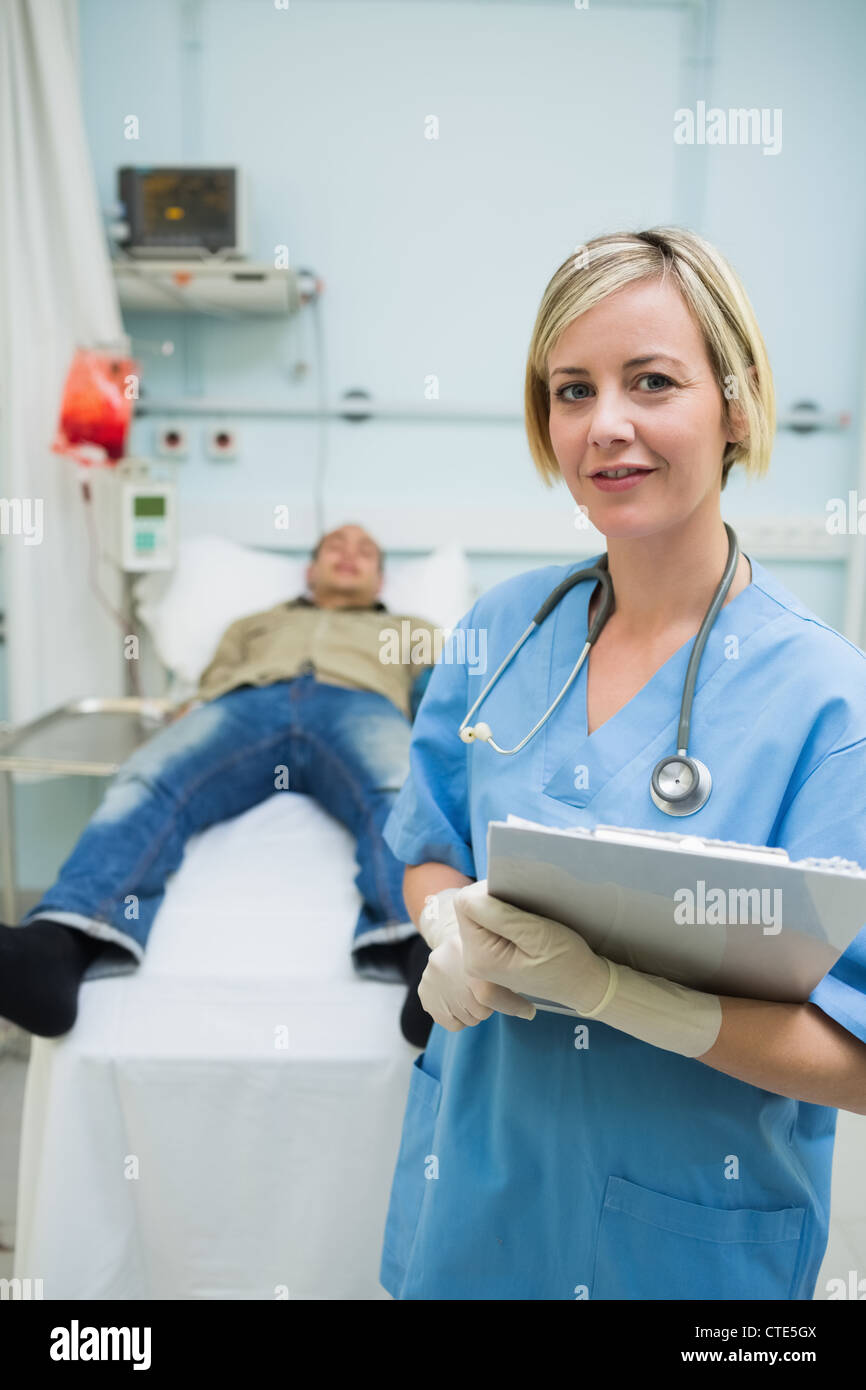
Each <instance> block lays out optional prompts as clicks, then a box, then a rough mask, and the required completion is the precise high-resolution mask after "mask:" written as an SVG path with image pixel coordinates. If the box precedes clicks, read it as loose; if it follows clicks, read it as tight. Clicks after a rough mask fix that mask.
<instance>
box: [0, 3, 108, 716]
mask: <svg viewBox="0 0 866 1390" xmlns="http://www.w3.org/2000/svg"><path fill="white" fill-rule="evenodd" d="M77 31H78V12H77V0H0V487H2V496H3V498H4V499H7V507H6V509H5V519H4V520H3V521H2V535H0V545H2V550H3V558H4V566H3V580H4V583H3V592H4V601H5V610H6V617H7V621H6V642H7V646H6V653H7V679H8V703H9V716H8V717H9V718H10V719H11V720H12V721H13V722H14V723H18V722H19V721H22V720H24V719H29V718H31V717H33V716H34V715H36V714H39V713H42V712H44V711H45V710H46V709H49V708H51V707H52V706H54V705H57V704H60V703H62V702H63V701H65V700H67V699H70V698H74V697H76V696H81V695H91V694H92V695H117V694H120V693H122V689H123V668H124V664H125V663H124V660H123V646H122V637H123V634H122V631H121V627H120V626H119V625H118V624H117V623H116V622H114V621H113V620H112V618H111V617H110V615H109V614H108V613H107V612H106V611H105V609H104V608H103V607H102V606H101V604H100V603H99V600H98V598H97V596H96V594H95V593H94V592H93V589H92V588H91V587H90V583H89V565H90V548H89V545H88V528H87V522H86V515H85V507H84V503H83V502H82V499H81V493H80V484H79V476H80V470H79V467H78V465H76V464H75V463H74V462H73V461H72V460H71V459H68V458H65V457H64V456H62V455H60V454H54V453H52V452H51V442H52V440H53V437H54V430H55V425H56V422H57V416H58V411H59V405H60V396H61V392H62V388H63V382H64V380H65V376H66V371H67V369H68V366H69V363H70V360H71V358H72V354H73V352H74V349H75V347H76V346H95V345H96V344H98V343H114V344H120V343H122V341H123V339H122V333H123V326H122V322H121V318H120V313H119V309H118V304H117V297H116V292H115V287H114V282H113V278H112V274H111V269H110V262H109V256H108V250H107V246H106V242H105V238H104V234H103V229H102V219H101V215H100V208H99V200H98V197H97V192H96V185H95V181H94V177H93V170H92V168H91V164H90V156H89V152H88V149H87V144H86V140H85V131H84V121H83V115H82V110H81V97H80V91H79V73H78V56H77V54H78V32H77ZM19 504H20V508H19ZM40 510H41V539H40V524H39V518H40ZM16 527H18V528H19V529H18V533H17V534H15V529H16ZM25 527H26V528H27V531H28V534H27V535H25V534H24V528H25ZM34 542H38V543H34ZM99 578H100V583H101V587H102V589H103V590H104V591H106V594H107V597H108V598H109V599H110V601H111V603H112V604H113V606H115V607H116V606H117V602H118V598H119V589H118V581H117V579H116V577H115V578H114V580H112V577H111V575H110V574H109V575H106V573H105V570H104V568H103V567H100V569H99Z"/></svg>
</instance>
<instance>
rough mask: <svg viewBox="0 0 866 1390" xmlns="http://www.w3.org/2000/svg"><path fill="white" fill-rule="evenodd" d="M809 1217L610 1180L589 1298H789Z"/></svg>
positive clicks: (802, 1209)
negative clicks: (715, 1203)
mask: <svg viewBox="0 0 866 1390" xmlns="http://www.w3.org/2000/svg"><path fill="white" fill-rule="evenodd" d="M805 1214H806V1209H805V1207H782V1208H779V1209H777V1210H776V1211H757V1210H753V1209H750V1208H747V1207H741V1208H738V1209H735V1210H726V1209H724V1208H721V1207H705V1206H699V1205H698V1204H697V1203H695V1202H684V1201H682V1200H681V1199H680V1198H679V1197H668V1196H665V1195H664V1194H663V1193H661V1192H653V1191H651V1190H650V1189H649V1188H647V1187H640V1186H639V1185H638V1184H637V1183H633V1182H627V1181H626V1179H625V1178H617V1177H609V1178H608V1180H607V1189H606V1192H605V1199H604V1206H603V1208H602V1214H601V1222H600V1224H599V1231H598V1242H597V1245H596V1253H595V1270H594V1272H593V1281H592V1297H593V1298H611V1299H613V1298H621V1299H713V1298H718V1299H773V1298H781V1299H784V1298H788V1297H790V1290H791V1288H792V1285H793V1282H794V1278H795V1274H796V1269H797V1257H798V1255H799V1251H800V1237H801V1234H802V1229H803V1222H804V1219H805Z"/></svg>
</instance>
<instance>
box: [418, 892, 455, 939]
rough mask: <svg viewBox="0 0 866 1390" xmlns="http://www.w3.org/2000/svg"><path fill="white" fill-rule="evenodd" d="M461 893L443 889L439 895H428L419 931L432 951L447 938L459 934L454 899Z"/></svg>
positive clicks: (420, 918) (420, 919)
mask: <svg viewBox="0 0 866 1390" xmlns="http://www.w3.org/2000/svg"><path fill="white" fill-rule="evenodd" d="M459 892H460V889H459V888H443V889H442V890H441V892H439V893H428V894H427V896H426V898H425V899H424V906H423V908H422V909H421V916H420V917H419V919H418V930H419V932H420V933H421V935H422V936H423V938H424V940H425V941H426V942H427V945H428V946H429V947H430V949H431V950H433V949H434V948H435V947H436V946H439V945H441V944H442V942H443V941H445V939H446V938H447V937H449V936H457V935H458V933H459V930H460V929H459V927H458V924H457V914H456V913H455V911H454V899H455V898H456V897H457V894H458V893H459Z"/></svg>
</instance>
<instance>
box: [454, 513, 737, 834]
mask: <svg viewBox="0 0 866 1390" xmlns="http://www.w3.org/2000/svg"><path fill="white" fill-rule="evenodd" d="M725 530H726V531H727V533H728V560H727V564H726V565H725V572H724V574H723V575H722V578H721V580H720V582H719V587H718V588H717V589H716V592H715V594H714V595H713V599H712V602H711V603H710V606H709V608H708V609H707V611H706V615H705V617H704V620H703V622H702V623H701V626H700V629H699V631H698V635H697V638H696V639H695V645H694V647H693V648H692V654H691V656H690V657H689V664H688V669H687V670H686V680H685V685H684V686H683V698H682V701H681V703H680V723H679V728H678V730H677V751H676V753H675V754H669V755H668V757H666V758H662V759H661V761H660V762H657V763H656V765H655V767H654V768H653V773H652V777H651V778H650V796H651V797H652V799H653V801H654V802H655V804H656V806H658V808H659V810H660V811H664V813H665V815H668V816H691V815H693V814H694V813H695V811H699V810H700V809H701V807H702V806H704V805H705V804H706V802H707V800H708V798H709V795H710V792H711V791H712V789H713V779H712V777H711V776H710V770H709V768H708V767H707V766H706V764H705V763H702V762H701V761H700V759H699V758H692V757H689V751H688V750H689V725H690V724H691V718H692V701H693V700H694V696H695V684H696V682H697V679H698V669H699V667H700V664H701V657H702V656H703V652H704V647H705V646H706V644H707V638H708V637H709V635H710V629H711V628H712V626H713V623H714V622H715V621H716V618H717V617H718V613H719V609H720V608H721V607H722V604H723V603H724V601H725V599H726V597H727V594H728V590H729V589H730V587H731V584H732V582H733V578H734V574H735V572H736V568H737V562H738V561H739V558H740V547H739V545H738V543H737V537H736V535H735V534H734V532H733V530H732V529H731V527H730V526H729V525H728V524H727V522H725ZM585 579H593V580H595V581H596V582H597V583H598V584H600V585H601V590H602V592H601V601H600V603H599V608H598V612H597V614H596V616H595V618H594V620H593V624H592V627H591V628H590V630H589V634H588V636H587V639H586V646H585V647H584V649H583V651H582V652H581V654H580V656H579V658H578V660H577V664H576V665H575V667H574V670H573V671H572V673H571V675H570V676H569V678H568V680H567V681H566V682H565V685H564V686H563V687H562V689H561V690H560V692H559V694H558V695H557V697H556V699H555V700H554V702H553V704H552V705H551V706H550V709H549V710H547V712H546V713H545V714H543V715H542V716H541V718H540V719H539V721H538V723H537V724H536V725H535V727H534V728H532V729H530V731H529V733H528V734H527V735H526V737H525V738H522V739H521V740H520V742H519V743H518V744H517V745H516V746H515V747H514V748H500V747H499V744H498V743H494V741H493V736H492V734H491V732H490V725H489V724H484V723H480V724H476V725H474V727H473V726H470V727H469V728H467V727H466V726H467V724H469V720H470V719H471V718H472V716H473V714H474V713H475V711H476V710H477V708H478V706H479V705H480V704H481V702H482V700H485V699H486V698H487V695H488V694H489V692H490V691H491V690H492V689H493V687H494V685H495V684H496V682H497V681H498V680H499V677H500V676H501V675H502V672H503V671H504V670H505V668H506V666H507V665H508V663H509V662H510V661H512V660H513V659H514V657H515V656H516V655H517V653H518V652H519V651H520V648H521V647H522V646H523V644H524V642H525V641H526V639H527V637H528V636H529V635H530V633H531V632H534V631H535V629H536V628H537V627H540V626H541V624H542V623H543V622H544V620H545V618H546V617H547V616H548V614H550V613H552V612H553V610H554V608H555V607H556V605H557V604H558V603H559V601H560V599H563V598H564V597H565V595H566V594H567V593H568V592H569V590H570V589H573V588H574V586H575V584H580V583H582V582H583V580H585ZM613 607H614V596H613V581H612V580H611V577H610V573H609V571H608V567H607V555H603V556H602V558H601V559H600V560H599V562H598V564H597V565H590V566H588V568H587V569H585V570H579V571H578V573H577V574H571V575H569V576H568V578H567V579H564V580H563V581H562V583H561V584H558V585H557V587H556V588H555V589H554V590H553V593H552V594H551V595H550V596H549V597H548V598H547V599H546V600H545V602H544V603H543V604H542V605H541V607H540V608H539V610H538V612H537V613H536V615H535V617H534V618H533V619H532V622H531V623H530V624H529V627H528V628H527V629H526V631H525V632H524V633H523V636H522V637H520V638H519V639H518V641H517V642H515V644H514V646H513V647H512V648H511V651H510V652H509V653H508V655H507V656H506V658H505V660H504V661H503V662H502V664H501V665H500V666H499V667H498V668H497V670H495V671H494V673H493V675H492V676H491V678H490V680H489V681H488V682H487V684H486V686H485V687H484V689H483V690H482V692H481V694H480V695H479V696H478V699H477V700H476V701H475V704H474V705H473V706H472V708H471V709H470V710H469V711H468V713H467V715H466V718H465V719H464V720H463V723H462V724H461V725H460V728H459V730H458V732H459V734H460V737H461V738H462V740H463V742H464V743H474V741H475V740H476V739H480V740H481V741H482V742H483V743H489V744H490V747H491V748H492V749H494V750H495V752H497V753H504V754H506V755H508V756H510V755H511V754H512V753H519V752H520V750H521V748H525V747H526V745H527V743H528V742H529V740H530V739H531V738H534V737H535V735H536V734H537V733H538V730H539V729H540V728H541V727H542V725H544V724H546V723H547V721H548V719H549V718H550V716H551V715H552V714H553V711H554V710H555V709H556V707H557V705H558V704H559V703H560V701H561V700H562V699H564V697H565V695H566V692H567V691H568V689H569V687H570V686H571V684H572V682H573V681H574V680H576V679H577V676H578V675H579V674H580V668H581V667H582V665H583V663H584V662H585V661H586V658H587V657H588V656H589V653H590V649H591V647H592V645H593V643H594V642H595V641H596V639H597V638H598V636H599V633H600V632H601V630H602V628H603V627H604V625H605V623H606V622H607V620H608V618H609V617H610V615H611V613H612V612H613Z"/></svg>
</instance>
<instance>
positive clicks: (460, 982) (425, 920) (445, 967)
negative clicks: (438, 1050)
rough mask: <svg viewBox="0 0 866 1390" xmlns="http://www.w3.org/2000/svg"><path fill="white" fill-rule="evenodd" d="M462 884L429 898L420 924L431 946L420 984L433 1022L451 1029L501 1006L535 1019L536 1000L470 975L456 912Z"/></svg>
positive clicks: (476, 1020)
mask: <svg viewBox="0 0 866 1390" xmlns="http://www.w3.org/2000/svg"><path fill="white" fill-rule="evenodd" d="M460 891H462V890H460V889H458V888H444V889H443V890H442V891H441V892H440V893H435V894H431V895H430V896H429V897H428V898H427V900H426V901H425V904H424V908H423V910H422V912H421V916H420V919H419V923H418V927H419V930H420V932H421V935H422V936H423V937H424V940H425V941H426V942H427V944H428V946H431V947H432V950H431V952H430V956H429V959H428V961H427V965H426V967H425V970H424V974H423V975H422V976H421V982H420V984H419V986H418V998H419V999H420V1000H421V1005H422V1007H423V1009H424V1010H425V1012H426V1013H428V1014H429V1015H430V1017H431V1018H432V1019H433V1021H434V1023H439V1024H441V1026H442V1027H443V1028H446V1029H447V1030H448V1032H449V1033H457V1032H459V1030H460V1029H461V1028H472V1027H474V1026H475V1024H476V1023H481V1022H483V1020H484V1019H485V1018H489V1017H490V1015H491V1014H492V1013H493V1012H494V1011H497V1012H498V1013H503V1014H511V1015H512V1017H515V1018H525V1019H532V1018H534V1017H535V1005H534V1004H530V1003H529V1002H528V1001H527V1000H526V999H522V998H521V997H520V995H519V994H515V993H514V992H513V991H512V990H510V989H505V988H503V987H502V986H501V985H498V984H491V983H489V982H488V981H486V980H480V979H470V978H469V976H468V975H467V973H466V970H465V968H464V965H463V942H462V940H461V938H460V929H459V926H458V922H457V917H456V915H455V912H454V906H453V904H454V899H455V898H456V896H457V894H458V892H460Z"/></svg>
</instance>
